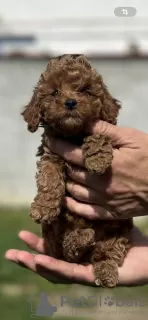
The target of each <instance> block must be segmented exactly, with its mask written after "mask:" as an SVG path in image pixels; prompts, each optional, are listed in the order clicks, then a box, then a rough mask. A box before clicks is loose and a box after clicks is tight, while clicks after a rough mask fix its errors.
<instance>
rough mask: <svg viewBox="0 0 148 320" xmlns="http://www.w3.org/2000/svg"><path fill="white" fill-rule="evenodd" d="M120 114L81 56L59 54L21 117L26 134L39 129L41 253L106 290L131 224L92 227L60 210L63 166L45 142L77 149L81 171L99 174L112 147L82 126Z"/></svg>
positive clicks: (36, 207) (35, 210)
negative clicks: (76, 266)
mask: <svg viewBox="0 0 148 320" xmlns="http://www.w3.org/2000/svg"><path fill="white" fill-rule="evenodd" d="M69 99H70V100H72V101H67V100H69ZM119 109H120V103H119V102H118V101H117V100H116V99H114V98H113V97H112V96H111V94H110V93H109V92H108V89H107V87H106V86H105V84H104V82H103V79H102V77H101V75H100V74H98V73H97V72H96V70H95V69H94V68H92V66H91V65H90V64H89V62H88V60H87V58H86V57H85V56H83V55H64V56H60V57H57V58H53V59H51V60H50V61H49V63H48V65H47V68H46V70H45V72H44V73H42V74H41V76H40V79H39V82H38V84H37V86H36V87H35V89H34V93H33V96H32V98H31V101H30V102H29V104H28V105H27V106H26V107H25V109H24V111H23V112H22V115H23V117H24V120H25V121H26V122H27V123H28V130H29V131H31V132H35V131H36V130H37V129H38V127H39V126H42V127H43V129H44V132H43V135H42V143H41V145H40V147H39V149H38V154H37V155H38V156H40V161H39V162H38V172H37V176H36V178H37V190H38V192H37V195H36V197H35V198H34V201H33V203H32V204H31V210H30V215H31V217H32V218H33V219H34V220H35V221H36V222H37V223H40V224H41V227H42V236H43V238H44V240H45V250H46V252H47V254H49V255H51V256H54V257H56V258H59V259H64V260H66V261H69V262H78V263H84V262H85V263H92V264H93V266H94V274H95V278H96V284H97V285H102V286H108V287H113V286H116V284H117V283H118V272H117V266H120V265H122V263H123V261H124V258H125V256H126V254H127V251H128V249H129V247H130V245H131V230H132V220H125V221H124V222H123V221H112V222H107V221H99V220H98V221H97V222H95V223H94V222H93V221H88V220H85V219H84V218H81V217H76V216H74V215H73V214H72V213H70V212H68V211H65V209H64V208H63V207H62V199H63V197H64V195H65V194H66V191H65V183H66V179H67V177H66V165H68V164H66V163H65V161H64V160H63V159H62V158H60V157H59V156H57V155H56V154H53V153H52V152H51V150H49V148H48V140H49V139H50V137H52V136H55V137H60V138H62V139H66V140H68V141H70V142H72V143H74V144H76V145H79V146H81V147H82V150H83V155H84V164H85V167H86V168H87V169H88V170H90V171H95V172H97V173H98V174H103V173H104V172H105V171H106V170H107V169H108V170H109V168H110V165H111V162H112V158H113V152H112V143H111V141H110V139H109V138H107V137H106V136H105V135H99V134H96V135H91V136H88V134H87V125H88V122H89V123H91V122H93V121H94V120H97V119H100V120H104V121H107V122H109V123H112V124H116V122H117V116H118V112H119Z"/></svg>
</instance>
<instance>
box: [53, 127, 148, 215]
mask: <svg viewBox="0 0 148 320" xmlns="http://www.w3.org/2000/svg"><path fill="white" fill-rule="evenodd" d="M89 133H90V134H97V133H101V134H104V135H106V136H108V137H110V138H111V140H112V143H113V145H114V150H113V161H112V166H111V170H110V171H109V170H108V171H106V173H104V174H103V175H98V174H97V173H91V172H88V171H87V170H86V169H85V168H84V162H83V154H82V150H81V148H79V147H76V146H73V145H71V144H69V143H67V142H65V141H64V142H63V141H62V140H57V139H52V140H51V141H49V147H50V149H51V150H52V151H53V152H54V153H57V154H59V155H60V156H61V157H63V158H64V159H65V160H66V161H68V162H69V163H71V166H70V167H69V168H68V170H67V173H68V176H69V178H70V181H69V182H68V183H67V190H68V192H69V193H70V195H71V196H72V198H71V197H66V198H65V199H64V203H63V204H64V205H65V206H66V207H67V208H68V209H69V210H70V211H71V212H73V213H76V214H78V215H82V216H84V217H85V218H88V219H98V218H100V219H124V218H131V217H136V216H140V215H141V216H142V215H147V213H148V177H147V172H148V134H146V133H144V132H141V131H139V130H136V129H130V128H120V127H117V126H113V125H111V124H109V123H106V122H104V121H98V122H96V123H95V124H94V125H93V126H92V127H91V128H89ZM110 173H111V174H110Z"/></svg>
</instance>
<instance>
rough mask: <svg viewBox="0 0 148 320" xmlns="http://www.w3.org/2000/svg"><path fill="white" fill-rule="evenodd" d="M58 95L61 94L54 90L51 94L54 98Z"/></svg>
mask: <svg viewBox="0 0 148 320" xmlns="http://www.w3.org/2000/svg"><path fill="white" fill-rule="evenodd" d="M58 93H59V91H58V90H54V91H53V92H52V93H51V96H54V97H55V96H56V95H57V94H58Z"/></svg>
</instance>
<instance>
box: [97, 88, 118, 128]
mask: <svg viewBox="0 0 148 320" xmlns="http://www.w3.org/2000/svg"><path fill="white" fill-rule="evenodd" d="M103 100H104V101H103V103H102V105H103V106H102V109H101V120H104V121H106V122H109V123H111V124H114V125H116V124H117V117H118V114H119V110H120V109H121V103H120V102H119V101H118V100H117V99H114V98H113V97H112V96H111V95H110V94H109V93H105V95H104V99H103Z"/></svg>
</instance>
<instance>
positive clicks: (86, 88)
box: [80, 87, 91, 95]
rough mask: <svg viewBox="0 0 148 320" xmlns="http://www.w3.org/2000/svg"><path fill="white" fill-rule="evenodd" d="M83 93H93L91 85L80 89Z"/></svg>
mask: <svg viewBox="0 0 148 320" xmlns="http://www.w3.org/2000/svg"><path fill="white" fill-rule="evenodd" d="M80 92H81V93H87V94H88V95H91V90H90V88H89V87H84V88H81V89H80Z"/></svg>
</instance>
